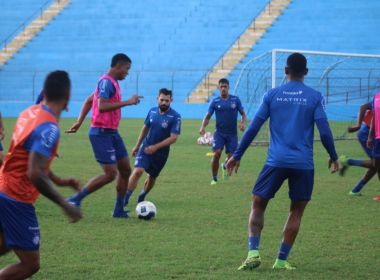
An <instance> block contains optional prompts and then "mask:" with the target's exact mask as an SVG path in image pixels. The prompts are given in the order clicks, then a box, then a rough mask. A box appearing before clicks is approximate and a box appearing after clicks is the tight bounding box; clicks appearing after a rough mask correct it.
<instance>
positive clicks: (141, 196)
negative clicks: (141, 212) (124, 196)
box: [137, 190, 148, 202]
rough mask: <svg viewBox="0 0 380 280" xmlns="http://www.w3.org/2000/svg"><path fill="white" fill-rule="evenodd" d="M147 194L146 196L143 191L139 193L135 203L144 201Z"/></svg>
mask: <svg viewBox="0 0 380 280" xmlns="http://www.w3.org/2000/svg"><path fill="white" fill-rule="evenodd" d="M147 194H148V193H147V192H145V191H144V190H142V191H141V193H140V194H139V198H138V199H137V202H141V201H144V200H145V196H146V195H147Z"/></svg>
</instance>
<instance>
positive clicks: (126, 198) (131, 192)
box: [124, 190, 133, 206]
mask: <svg viewBox="0 0 380 280" xmlns="http://www.w3.org/2000/svg"><path fill="white" fill-rule="evenodd" d="M132 194H133V190H127V193H126V194H125V198H124V206H125V205H127V204H128V202H129V198H130V197H131V195H132Z"/></svg>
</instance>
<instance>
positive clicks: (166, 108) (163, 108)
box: [159, 105, 170, 112]
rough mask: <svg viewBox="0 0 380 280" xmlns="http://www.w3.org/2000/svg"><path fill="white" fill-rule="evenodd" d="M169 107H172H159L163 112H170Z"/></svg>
mask: <svg viewBox="0 0 380 280" xmlns="http://www.w3.org/2000/svg"><path fill="white" fill-rule="evenodd" d="M169 107H170V106H168V105H160V106H159V108H160V111H161V112H166V111H167V110H169Z"/></svg>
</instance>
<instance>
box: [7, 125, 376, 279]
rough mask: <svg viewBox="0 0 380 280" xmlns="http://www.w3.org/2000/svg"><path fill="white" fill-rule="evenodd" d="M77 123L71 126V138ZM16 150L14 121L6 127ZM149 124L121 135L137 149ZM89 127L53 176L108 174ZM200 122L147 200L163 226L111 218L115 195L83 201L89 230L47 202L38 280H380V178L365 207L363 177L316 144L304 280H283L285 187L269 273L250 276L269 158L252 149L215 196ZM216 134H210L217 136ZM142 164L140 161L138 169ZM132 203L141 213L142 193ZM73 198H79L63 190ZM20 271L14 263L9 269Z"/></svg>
mask: <svg viewBox="0 0 380 280" xmlns="http://www.w3.org/2000/svg"><path fill="white" fill-rule="evenodd" d="M72 121H73V120H72V119H63V120H62V122H61V127H62V129H65V128H68V127H69V126H70V124H71V122H72ZM4 122H5V127H6V133H7V138H6V140H5V141H4V143H3V144H4V146H5V147H8V144H9V136H10V134H11V129H12V127H13V124H14V119H5V120H4ZM142 124H143V120H123V121H122V125H121V129H120V132H121V135H122V136H123V137H124V139H125V142H126V144H127V147H128V149H131V148H132V147H133V145H134V144H135V141H136V138H137V135H138V132H139V131H140V128H141V126H142ZM88 126H89V125H88V122H87V123H85V124H84V125H83V127H82V129H81V130H80V131H79V132H78V133H77V134H76V135H67V134H62V135H61V143H60V149H59V154H60V156H61V157H60V158H59V159H56V160H55V162H54V164H53V167H52V169H53V170H54V171H55V173H56V174H58V175H62V176H63V175H70V176H75V177H77V178H79V179H80V180H81V181H82V182H83V183H85V182H86V181H87V180H88V179H89V178H91V177H92V176H94V175H96V174H98V173H99V172H100V168H99V166H98V164H97V163H96V162H95V160H94V158H93V155H92V151H91V146H90V143H89V140H88V138H87V131H88ZM199 126H200V120H184V121H183V127H182V135H181V137H180V139H179V140H178V142H177V143H176V144H175V145H174V146H173V147H172V149H171V154H170V157H169V161H168V163H167V165H166V167H165V169H164V170H163V172H162V174H161V176H160V177H159V180H158V181H157V185H156V187H155V189H153V191H152V192H151V193H150V194H149V195H148V196H147V199H148V200H150V201H152V202H154V203H155V205H156V206H157V209H158V213H157V218H156V219H154V220H152V221H148V222H147V221H141V220H138V219H137V218H136V217H135V215H134V213H133V214H132V216H131V217H130V219H128V220H115V219H112V218H111V211H112V209H113V204H114V197H115V187H114V184H110V185H107V186H106V187H104V188H103V189H101V190H99V191H98V192H96V193H94V194H93V195H91V196H89V197H88V198H86V199H85V200H84V201H83V204H82V211H83V214H84V218H83V220H81V221H80V222H79V223H77V224H69V223H68V222H67V220H66V218H65V217H64V216H63V215H62V213H61V211H60V209H59V208H58V207H56V206H55V205H53V204H52V203H51V202H50V201H48V200H47V199H46V198H44V197H41V198H40V199H39V200H38V202H37V204H36V209H37V215H38V217H39V222H40V226H41V238H42V242H41V270H40V271H39V272H38V273H37V274H36V276H34V277H33V279H36V280H37V279H66V280H68V279H70V280H71V279H92V280H93V279H379V278H380V272H379V259H380V215H379V213H380V212H379V211H380V203H378V202H375V201H373V200H372V197H373V196H374V195H378V194H380V184H379V181H378V180H377V178H375V179H374V180H373V181H371V182H370V183H369V184H368V185H367V186H366V187H365V189H364V191H363V193H364V195H363V196H362V197H354V198H353V197H349V196H348V192H349V191H350V189H351V188H352V187H353V186H354V184H356V182H357V181H358V180H359V177H360V176H361V175H362V173H363V172H364V170H363V169H359V168H351V169H349V170H348V172H347V175H346V176H345V177H344V178H341V177H339V176H338V175H337V174H330V172H329V170H328V169H327V159H328V156H327V153H326V152H325V151H324V149H323V148H322V145H321V144H320V143H319V142H317V143H316V144H315V187H314V193H313V199H312V201H311V203H310V205H309V206H308V208H307V209H306V212H305V215H304V219H303V223H302V227H301V231H300V233H299V235H298V238H297V240H296V243H295V246H294V248H293V250H292V252H291V254H290V258H289V260H290V261H291V263H292V264H295V265H296V266H297V267H298V269H297V270H296V271H289V272H288V271H273V270H272V269H271V266H272V265H273V262H274V260H275V258H276V255H277V250H278V247H279V244H280V241H281V234H282V227H283V224H284V221H285V219H286V217H287V210H288V206H289V199H288V198H287V187H286V186H283V188H282V189H281V190H280V192H279V193H278V194H277V196H276V198H275V199H274V200H273V201H272V202H271V203H270V204H269V206H268V209H267V213H266V220H265V227H264V230H263V233H262V238H261V246H260V247H261V256H262V260H263V263H262V266H261V267H260V268H258V269H257V270H255V271H250V272H240V271H237V267H238V266H239V265H240V264H241V262H242V261H243V260H244V259H245V257H246V253H247V219H248V212H249V208H250V203H251V202H250V201H251V195H250V193H251V186H252V184H253V183H254V180H255V178H256V176H257V174H258V172H259V171H260V169H261V167H262V165H263V163H264V161H265V157H266V150H267V147H260V146H258V147H252V148H250V149H249V150H248V151H247V153H246V154H245V156H244V158H243V160H242V162H241V167H240V170H239V174H237V176H233V177H231V178H229V179H228V180H225V181H220V182H219V184H218V185H217V186H215V187H211V186H210V185H209V183H210V167H209V161H210V158H207V157H206V156H205V154H206V152H208V151H209V150H210V148H209V147H203V146H198V145H196V144H195V143H196V139H197V137H198V129H199ZM211 127H213V124H210V125H209V129H210V130H211ZM336 146H337V150H338V153H339V154H341V153H344V154H347V155H352V156H355V157H363V156H364V153H363V152H362V151H361V149H360V147H359V145H358V144H357V143H356V142H355V141H339V142H336ZM132 162H133V161H132ZM142 183H143V180H141V182H140V186H139V188H138V189H137V190H136V193H135V194H134V195H133V197H132V199H131V201H130V206H129V207H130V210H133V209H134V206H135V205H136V199H137V193H138V192H139V191H140V189H141V184H142ZM62 193H63V194H64V195H65V196H69V195H71V194H72V191H71V190H69V189H62ZM15 261H16V257H15V256H14V254H13V253H10V254H8V255H6V256H5V257H1V258H0V267H3V266H5V265H7V264H10V263H13V262H15Z"/></svg>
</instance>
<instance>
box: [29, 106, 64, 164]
mask: <svg viewBox="0 0 380 280" xmlns="http://www.w3.org/2000/svg"><path fill="white" fill-rule="evenodd" d="M42 107H43V109H44V110H46V111H48V112H50V113H51V114H53V115H54V113H53V112H52V111H50V109H49V108H48V107H47V106H45V105H42ZM59 137H60V132H59V128H58V126H57V125H56V124H55V123H51V122H45V123H42V124H40V125H39V126H37V127H36V128H35V129H34V130H33V132H32V133H31V134H30V135H29V136H28V138H27V139H26V141H25V143H24V148H25V149H26V150H27V151H30V152H36V153H38V154H40V155H43V156H44V157H47V158H50V157H51V155H52V153H53V150H54V147H55V146H56V145H57V143H58V140H59Z"/></svg>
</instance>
